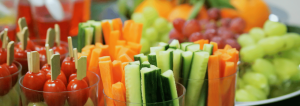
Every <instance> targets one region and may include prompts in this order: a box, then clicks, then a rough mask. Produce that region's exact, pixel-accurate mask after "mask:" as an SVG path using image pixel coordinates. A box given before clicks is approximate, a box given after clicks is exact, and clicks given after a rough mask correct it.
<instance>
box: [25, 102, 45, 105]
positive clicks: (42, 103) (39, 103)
mask: <svg viewBox="0 0 300 106" xmlns="http://www.w3.org/2000/svg"><path fill="white" fill-rule="evenodd" d="M28 106H47V105H46V104H45V103H44V102H35V103H33V102H31V103H29V104H28Z"/></svg>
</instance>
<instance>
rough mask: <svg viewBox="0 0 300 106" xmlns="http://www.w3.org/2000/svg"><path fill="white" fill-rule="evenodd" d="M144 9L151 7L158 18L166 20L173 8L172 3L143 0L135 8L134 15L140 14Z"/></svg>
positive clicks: (158, 0) (161, 0)
mask: <svg viewBox="0 0 300 106" xmlns="http://www.w3.org/2000/svg"><path fill="white" fill-rule="evenodd" d="M145 7H152V8H154V9H156V11H157V12H158V13H159V16H161V17H163V18H165V19H167V18H168V16H169V14H170V12H171V11H172V9H173V8H174V3H173V2H171V1H168V0H144V1H143V2H142V3H141V4H140V5H138V6H137V7H136V9H135V10H134V13H141V12H142V11H143V9H144V8H145Z"/></svg>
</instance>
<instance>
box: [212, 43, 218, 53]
mask: <svg viewBox="0 0 300 106" xmlns="http://www.w3.org/2000/svg"><path fill="white" fill-rule="evenodd" d="M210 44H212V45H214V48H213V53H215V52H216V51H217V50H218V49H219V48H218V44H217V43H216V42H210Z"/></svg>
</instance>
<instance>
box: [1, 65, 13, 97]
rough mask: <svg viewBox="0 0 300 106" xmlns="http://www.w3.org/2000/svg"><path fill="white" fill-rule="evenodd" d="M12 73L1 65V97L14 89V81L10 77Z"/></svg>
mask: <svg viewBox="0 0 300 106" xmlns="http://www.w3.org/2000/svg"><path fill="white" fill-rule="evenodd" d="M9 75H10V72H9V71H8V69H7V68H6V67H5V66H3V65H0V96H4V95H5V94H7V93H8V92H9V90H10V89H11V87H12V83H11V82H12V79H11V77H9Z"/></svg>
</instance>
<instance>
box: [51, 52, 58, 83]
mask: <svg viewBox="0 0 300 106" xmlns="http://www.w3.org/2000/svg"><path fill="white" fill-rule="evenodd" d="M50 66H51V80H52V81H53V80H56V78H57V76H58V75H59V74H60V55H59V54H54V55H52V56H51V65H50Z"/></svg>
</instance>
